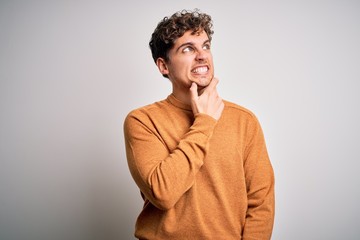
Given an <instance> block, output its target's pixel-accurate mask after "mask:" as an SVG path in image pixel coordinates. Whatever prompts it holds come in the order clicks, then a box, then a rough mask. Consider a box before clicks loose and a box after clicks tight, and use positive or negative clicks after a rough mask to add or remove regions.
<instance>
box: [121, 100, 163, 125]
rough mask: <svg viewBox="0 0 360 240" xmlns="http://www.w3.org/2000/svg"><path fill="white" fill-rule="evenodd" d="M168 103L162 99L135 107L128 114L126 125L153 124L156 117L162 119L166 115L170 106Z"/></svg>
mask: <svg viewBox="0 0 360 240" xmlns="http://www.w3.org/2000/svg"><path fill="white" fill-rule="evenodd" d="M168 105H169V104H168V103H167V101H166V100H161V101H158V102H154V103H151V104H148V105H145V106H142V107H139V108H136V109H133V110H131V111H130V112H129V113H128V114H127V115H126V117H125V120H124V126H125V127H130V126H132V125H134V124H135V125H138V124H141V125H143V124H145V125H152V122H153V121H154V120H155V119H162V118H164V117H165V116H166V113H167V112H168V108H169V106H168Z"/></svg>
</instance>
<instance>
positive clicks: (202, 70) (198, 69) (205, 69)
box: [191, 66, 209, 74]
mask: <svg viewBox="0 0 360 240" xmlns="http://www.w3.org/2000/svg"><path fill="white" fill-rule="evenodd" d="M208 71H209V67H208V66H198V67H196V68H194V69H193V70H191V72H193V73H198V74H201V73H207V72H208Z"/></svg>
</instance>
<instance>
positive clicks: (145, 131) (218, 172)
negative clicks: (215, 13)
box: [124, 11, 274, 240]
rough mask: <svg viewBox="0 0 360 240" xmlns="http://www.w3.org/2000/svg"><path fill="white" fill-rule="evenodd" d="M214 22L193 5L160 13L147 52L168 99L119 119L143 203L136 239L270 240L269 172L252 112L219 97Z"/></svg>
mask: <svg viewBox="0 0 360 240" xmlns="http://www.w3.org/2000/svg"><path fill="white" fill-rule="evenodd" d="M212 34H213V31H212V20H211V17H210V16H209V15H207V14H204V13H200V12H198V11H194V12H188V11H181V12H177V13H175V14H173V15H172V16H171V17H169V18H167V17H165V18H164V19H163V20H162V21H161V22H160V23H159V24H158V25H157V27H156V29H155V31H154V33H153V34H152V37H151V40H150V43H149V45H150V48H151V51H152V56H153V58H154V61H155V63H156V65H157V67H158V69H159V71H160V73H161V74H162V75H163V76H164V77H167V78H169V80H170V82H171V84H172V93H171V94H170V95H169V96H168V97H167V99H165V100H162V101H159V102H156V103H154V104H151V105H148V106H145V107H142V108H140V109H136V110H134V111H132V112H130V113H129V115H128V116H127V117H126V119H125V123H124V134H125V143H126V154H127V160H128V165H129V169H130V172H131V174H132V176H133V178H134V180H135V182H136V184H137V185H138V187H139V188H140V191H141V195H142V197H143V199H144V207H143V210H142V212H141V213H140V215H139V217H138V219H137V222H136V227H135V236H136V237H137V238H139V239H156V240H158V239H166V240H168V239H226V240H231V239H245V240H251V239H257V240H259V239H261V240H264V239H270V237H271V232H272V228H273V221H274V174H273V170H272V166H271V163H270V160H269V157H268V154H267V150H266V146H265V141H264V137H263V133H262V130H261V127H260V125H259V122H258V121H257V119H256V117H255V116H254V114H253V113H252V112H250V111H249V110H247V109H245V108H243V107H240V106H238V105H235V104H233V103H230V102H227V101H224V100H222V99H221V98H220V96H219V95H218V92H217V89H216V85H217V84H218V80H217V79H216V78H215V77H214V64H213V59H212V55H211V37H212Z"/></svg>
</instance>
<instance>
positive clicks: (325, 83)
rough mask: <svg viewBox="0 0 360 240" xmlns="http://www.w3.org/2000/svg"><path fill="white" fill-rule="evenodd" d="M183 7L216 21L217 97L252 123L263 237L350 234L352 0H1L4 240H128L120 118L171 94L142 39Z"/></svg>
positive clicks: (355, 204) (354, 196) (358, 20)
mask: <svg viewBox="0 0 360 240" xmlns="http://www.w3.org/2000/svg"><path fill="white" fill-rule="evenodd" d="M194 8H199V9H200V10H201V11H202V12H206V13H209V14H210V15H211V16H212V18H213V20H214V30H215V34H214V36H213V45H212V49H213V50H212V51H213V56H214V61H215V68H216V69H215V73H216V76H217V77H218V78H219V80H220V83H219V93H220V95H221V96H222V97H223V98H224V99H227V100H230V101H233V102H235V103H237V104H239V105H242V106H244V107H246V108H248V109H250V110H251V111H253V112H254V113H255V114H256V116H257V117H258V118H259V120H260V123H261V124H262V127H263V130H264V134H265V139H266V142H267V146H268V151H269V155H270V158H271V161H272V164H273V167H274V170H275V175H276V219H275V226H274V232H273V238H272V239H275V240H278V239H279V240H300V239H301V240H302V239H314V240H321V239H326V240H330V239H334V240H335V239H342V240H347V239H349V240H350V239H354V240H355V239H359V237H360V207H359V202H360V184H359V183H360V177H359V167H360V164H359V162H360V140H359V135H360V127H359V122H360V107H359V104H360V96H359V95H360V94H359V90H360V44H359V43H360V14H359V13H360V2H359V1H356V0H337V1H335V0H333V1H325V0H323V1H321V0H312V1H310V0H301V1H300V0H294V1H291V0H290V1H288V0H274V1H265V0H258V1H256V0H255V1H244V0H238V1H196V0H192V1H190V0H184V1H160V0H152V1H139V0H132V1H129V0H122V1H115V0H102V1H100V0H99V1H81V0H79V1H70V0H64V1H36V0H34V1H17V0H14V1H11V0H8V1H4V0H2V1H0V114H1V118H0V159H1V160H0V239H1V240H65V239H66V240H73V239H74V240H82V239H84V240H115V239H125V240H126V239H134V237H133V232H134V224H135V220H136V217H137V216H138V214H139V212H140V210H141V207H142V199H141V197H140V193H139V190H138V189H137V187H136V185H135V183H134V182H133V180H132V178H131V175H130V174H129V170H128V166H127V162H126V157H125V148H124V139H123V120H124V118H125V116H126V114H127V113H128V112H129V111H130V110H132V109H134V108H138V107H141V106H144V105H147V104H150V103H153V102H155V101H158V100H161V99H164V98H166V97H167V95H168V94H170V92H171V84H170V83H169V81H168V80H167V79H165V78H163V77H162V76H161V75H160V73H159V72H158V70H157V68H156V67H155V64H154V62H153V60H152V58H151V53H150V50H149V48H148V41H149V39H150V36H151V33H152V32H153V30H154V28H155V26H156V25H157V23H158V22H159V21H160V20H161V19H162V18H163V17H165V16H168V15H170V14H172V13H174V12H176V11H178V10H182V9H190V10H192V9H194ZM204 204H206V203H204Z"/></svg>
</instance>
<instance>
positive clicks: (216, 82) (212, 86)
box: [205, 77, 219, 91]
mask: <svg viewBox="0 0 360 240" xmlns="http://www.w3.org/2000/svg"><path fill="white" fill-rule="evenodd" d="M218 83H219V79H217V78H215V77H214V78H213V79H212V80H211V82H210V84H209V85H208V86H207V87H206V89H205V91H206V90H208V89H209V90H208V91H213V90H214V89H216V85H217V84H218Z"/></svg>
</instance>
